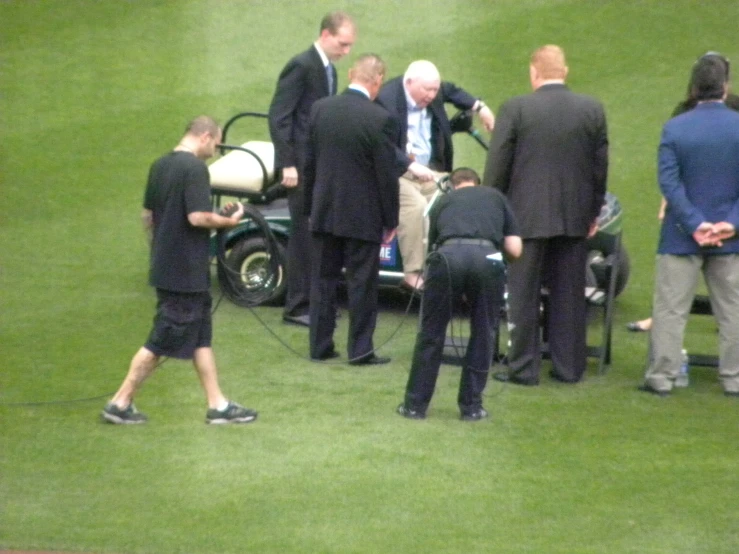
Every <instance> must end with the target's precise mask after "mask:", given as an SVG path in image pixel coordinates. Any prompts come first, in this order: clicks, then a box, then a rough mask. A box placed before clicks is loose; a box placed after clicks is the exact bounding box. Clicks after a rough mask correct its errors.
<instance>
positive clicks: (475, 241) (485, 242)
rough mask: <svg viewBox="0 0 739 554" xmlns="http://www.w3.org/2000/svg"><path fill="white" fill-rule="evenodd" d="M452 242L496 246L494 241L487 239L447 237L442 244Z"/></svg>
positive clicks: (447, 244)
mask: <svg viewBox="0 0 739 554" xmlns="http://www.w3.org/2000/svg"><path fill="white" fill-rule="evenodd" d="M451 244H471V245H474V246H492V247H493V248H495V244H493V241H491V240H487V239H446V240H445V241H444V242H442V243H441V246H449V245H451Z"/></svg>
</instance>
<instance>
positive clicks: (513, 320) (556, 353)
mask: <svg viewBox="0 0 739 554" xmlns="http://www.w3.org/2000/svg"><path fill="white" fill-rule="evenodd" d="M587 254H588V251H587V244H586V240H585V237H565V236H559V237H552V238H542V239H538V238H537V239H524V241H523V254H522V255H521V258H519V259H518V260H517V261H516V263H514V264H511V266H510V268H509V269H508V303H509V307H508V328H509V331H510V338H511V348H510V351H509V352H508V364H509V368H510V371H511V372H512V373H514V374H515V375H516V377H518V378H520V379H521V380H524V381H530V382H538V380H539V371H540V369H541V338H540V323H539V321H540V307H541V289H542V286H545V287H547V289H548V290H549V321H548V327H547V329H546V331H547V334H548V338H549V352H550V355H551V358H552V365H553V368H554V371H555V372H556V373H557V374H558V375H559V376H560V377H561V378H562V379H564V380H566V381H571V382H576V381H579V380H580V379H581V378H582V376H583V374H584V373H585V368H586V365H587V344H586V331H587V304H586V300H585V266H586V264H587Z"/></svg>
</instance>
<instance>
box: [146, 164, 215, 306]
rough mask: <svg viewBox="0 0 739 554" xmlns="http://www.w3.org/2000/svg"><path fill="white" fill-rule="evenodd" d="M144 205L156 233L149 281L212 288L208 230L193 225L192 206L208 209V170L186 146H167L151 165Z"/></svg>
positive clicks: (166, 286) (167, 286)
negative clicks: (176, 148) (172, 149)
mask: <svg viewBox="0 0 739 554" xmlns="http://www.w3.org/2000/svg"><path fill="white" fill-rule="evenodd" d="M144 208H146V209H148V210H151V211H152V215H153V222H154V236H153V242H152V248H151V268H150V273H149V284H150V285H151V286H153V287H156V288H157V289H162V290H168V291H173V292H202V291H207V290H209V289H210V266H209V256H210V230H209V229H205V228H201V227H194V226H192V225H191V224H190V222H189V220H188V219H187V215H188V214H190V213H193V212H210V211H211V203H210V174H209V173H208V167H207V166H206V165H205V163H204V162H203V161H202V160H200V159H199V158H197V157H196V156H195V155H193V154H192V153H190V152H170V153H169V154H166V155H165V156H162V157H161V158H159V159H158V160H157V161H155V162H154V163H153V164H152V166H151V169H150V170H149V180H148V183H147V185H146V192H145V194H144Z"/></svg>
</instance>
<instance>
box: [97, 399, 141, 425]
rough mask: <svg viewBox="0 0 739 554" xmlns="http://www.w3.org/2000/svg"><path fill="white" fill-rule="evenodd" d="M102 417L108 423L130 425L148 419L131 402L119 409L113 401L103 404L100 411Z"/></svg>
mask: <svg viewBox="0 0 739 554" xmlns="http://www.w3.org/2000/svg"><path fill="white" fill-rule="evenodd" d="M100 415H101V416H103V419H104V420H105V421H107V422H108V423H115V424H117V425H132V424H136V423H146V422H147V420H148V419H149V418H148V417H146V416H145V415H144V414H142V413H141V412H139V411H138V410H137V409H136V407H135V406H134V405H133V404H129V405H128V407H127V408H125V409H121V408H119V407H118V406H116V405H115V404H113V403H109V404H106V405H105V408H103V411H102V413H101V414H100Z"/></svg>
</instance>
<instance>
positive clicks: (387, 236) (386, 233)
mask: <svg viewBox="0 0 739 554" xmlns="http://www.w3.org/2000/svg"><path fill="white" fill-rule="evenodd" d="M396 231H397V229H384V230H383V232H382V244H390V243H391V242H392V241H393V239H394V238H395V233H396Z"/></svg>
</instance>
